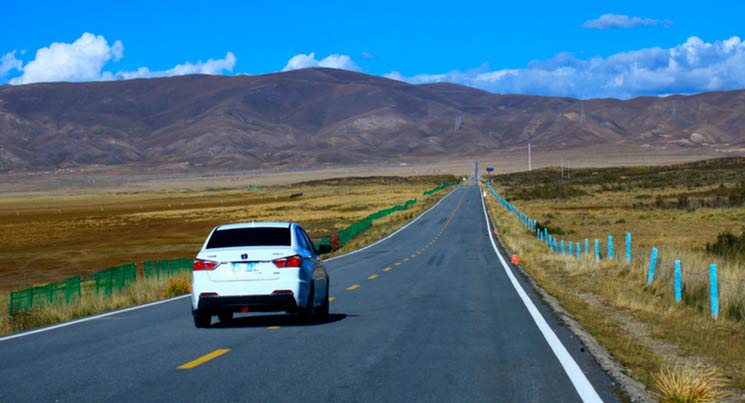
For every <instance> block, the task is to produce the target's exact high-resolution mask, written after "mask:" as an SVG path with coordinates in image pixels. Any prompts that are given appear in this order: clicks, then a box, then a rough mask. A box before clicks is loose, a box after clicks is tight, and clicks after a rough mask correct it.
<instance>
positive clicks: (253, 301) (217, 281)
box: [191, 222, 331, 327]
mask: <svg viewBox="0 0 745 403" xmlns="http://www.w3.org/2000/svg"><path fill="white" fill-rule="evenodd" d="M330 251H331V248H330V246H329V245H320V246H319V249H318V250H316V248H315V247H314V245H313V242H312V241H311V240H310V237H308V234H306V232H305V231H304V230H303V229H302V228H301V227H300V225H298V224H297V223H291V222H252V223H235V224H226V225H220V226H217V227H215V228H214V229H213V230H212V232H211V233H210V235H209V236H208V237H207V240H206V241H205V242H204V245H203V246H202V249H201V250H200V251H199V254H197V257H196V259H194V267H193V271H192V277H193V281H192V294H191V303H192V314H193V316H194V325H195V326H196V327H209V326H210V325H211V322H212V316H215V315H217V317H218V319H219V320H220V321H221V322H228V321H230V320H232V319H233V314H234V313H236V312H243V313H247V312H278V311H279V312H281V311H285V312H288V313H292V314H296V315H298V317H299V318H300V319H301V320H303V321H306V322H310V321H312V320H314V319H317V318H319V319H323V318H325V317H327V316H328V312H329V276H328V273H326V268H325V267H324V265H323V262H322V261H321V258H320V256H319V255H320V254H324V253H328V252H330Z"/></svg>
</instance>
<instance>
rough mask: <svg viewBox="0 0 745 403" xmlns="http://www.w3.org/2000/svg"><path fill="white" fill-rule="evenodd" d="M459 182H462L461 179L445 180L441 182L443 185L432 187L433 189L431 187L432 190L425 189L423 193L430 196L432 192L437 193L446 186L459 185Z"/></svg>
mask: <svg viewBox="0 0 745 403" xmlns="http://www.w3.org/2000/svg"><path fill="white" fill-rule="evenodd" d="M459 183H460V182H459V181H455V182H445V183H443V184H441V185H438V186H435V187H434V188H432V189H430V190H425V191H424V193H423V194H424V195H425V196H429V195H431V194H433V193H437V192H439V191H440V190H442V189H445V188H449V187H451V186H455V185H458V184H459Z"/></svg>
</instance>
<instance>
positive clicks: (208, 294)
mask: <svg viewBox="0 0 745 403" xmlns="http://www.w3.org/2000/svg"><path fill="white" fill-rule="evenodd" d="M199 296H200V297H216V296H217V293H216V292H203V293H201V294H199Z"/></svg>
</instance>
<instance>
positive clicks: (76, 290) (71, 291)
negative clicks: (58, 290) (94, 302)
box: [65, 276, 80, 304]
mask: <svg viewBox="0 0 745 403" xmlns="http://www.w3.org/2000/svg"><path fill="white" fill-rule="evenodd" d="M79 298H80V276H74V277H70V278H68V279H67V280H65V303H67V304H69V303H70V302H72V301H74V300H75V299H79Z"/></svg>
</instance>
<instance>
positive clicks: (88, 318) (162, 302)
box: [0, 294, 191, 341]
mask: <svg viewBox="0 0 745 403" xmlns="http://www.w3.org/2000/svg"><path fill="white" fill-rule="evenodd" d="M188 297H191V294H187V295H180V296H178V297H174V298H169V299H164V300H161V301H155V302H151V303H149V304H145V305H137V306H133V307H130V308H124V309H120V310H118V311H112V312H106V313H102V314H99V315H95V316H88V317H86V318H81V319H76V320H72V321H69V322H64V323H60V324H58V325H52V326H49V327H42V328H40V329H36V330H29V331H27V332H23V333H17V334H13V335H10V336H5V337H0V341H6V340H10V339H15V338H18V337H24V336H31V335H32V334H36V333H43V332H48V331H50V330H54V329H59V328H61V327H67V326H71V325H76V324H78V323H83V322H88V321H91V320H96V319H101V318H105V317H107V316H112V315H118V314H120V313H125V312H130V311H136V310H138V309H143V308H149V307H151V306H155V305H160V304H165V303H168V302H172V301H176V300H179V299H184V298H188Z"/></svg>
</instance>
